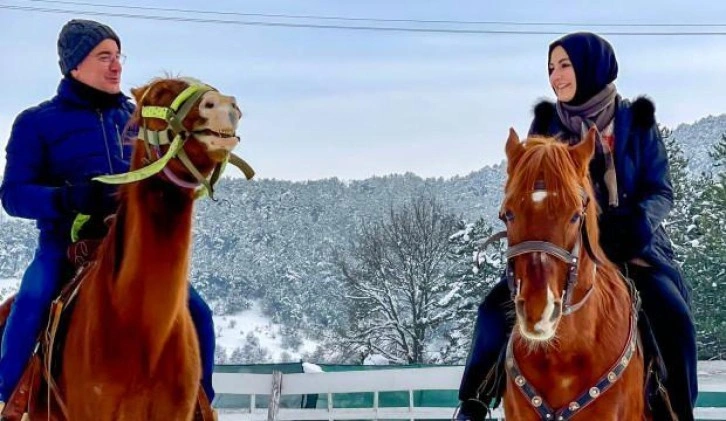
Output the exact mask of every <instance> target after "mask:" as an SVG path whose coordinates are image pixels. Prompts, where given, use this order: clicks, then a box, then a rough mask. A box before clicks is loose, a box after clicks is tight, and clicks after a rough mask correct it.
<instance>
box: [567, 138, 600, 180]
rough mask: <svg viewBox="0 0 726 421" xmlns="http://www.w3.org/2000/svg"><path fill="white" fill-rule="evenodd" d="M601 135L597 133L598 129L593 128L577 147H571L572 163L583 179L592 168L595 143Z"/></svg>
mask: <svg viewBox="0 0 726 421" xmlns="http://www.w3.org/2000/svg"><path fill="white" fill-rule="evenodd" d="M599 136H600V134H599V133H598V131H597V127H595V126H593V127H591V128H590V130H588V131H587V133H585V134H584V137H583V139H582V140H581V141H580V143H578V144H577V145H575V146H570V148H569V152H570V157H571V158H572V161H573V162H574V163H575V166H576V167H577V170H578V173H579V175H580V176H581V177H584V176H585V174H587V170H588V168H589V166H590V160H591V159H592V156H593V155H594V154H595V142H596V141H597V138H598V137H599Z"/></svg>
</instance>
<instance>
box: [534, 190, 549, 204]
mask: <svg viewBox="0 0 726 421" xmlns="http://www.w3.org/2000/svg"><path fill="white" fill-rule="evenodd" d="M546 197H547V192H546V191H536V192H534V193H532V201H533V202H535V203H540V202H542V201H543V200H545V198H546Z"/></svg>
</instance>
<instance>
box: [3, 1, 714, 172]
mask: <svg viewBox="0 0 726 421" xmlns="http://www.w3.org/2000/svg"><path fill="white" fill-rule="evenodd" d="M89 2H91V3H102V4H116V5H122V4H123V5H127V6H128V5H132V6H133V5H142V3H141V2H138V1H133V0H129V1H128V2H126V1H125V2H123V3H122V2H120V1H116V0H98V1H95V0H89ZM584 3H585V2H573V1H548V2H544V1H534V0H532V1H530V0H526V1H525V0H519V1H516V2H502V1H496V2H495V1H491V2H482V1H458V2H453V1H428V2H426V1H406V0H402V1H377V0H376V1H359V2H352V1H332V0H331V1H301V0H297V1H272V0H270V1H215V2H199V1H187V0H176V1H173V2H172V1H153V0H149V1H146V2H144V3H143V6H146V7H163V8H187V9H206V10H215V11H234V12H243V13H245V12H246V13H250V12H251V13H269V14H305V15H311V14H312V15H328V16H330V15H335V16H349V17H374V18H387V19H395V18H403V19H425V20H433V19H447V20H486V21H492V20H498V21H502V20H506V21H519V22H525V21H528V22H532V21H536V22H573V23H578V24H583V26H575V27H562V26H556V27H535V28H512V27H502V26H498V27H487V28H488V29H522V30H548V31H553V32H558V33H561V34H564V33H567V32H569V31H574V30H592V31H595V32H598V31H618V30H620V31H623V30H625V31H627V30H631V31H632V30H633V29H632V28H598V27H592V26H587V25H584V24H592V23H621V24H623V23H701V24H702V23H711V24H717V23H724V22H726V18H724V17H726V2H724V1H722V0H712V1H700V2H697V3H696V2H685V1H663V0H661V1H633V0H631V1H621V0H614V1H609V2H607V3H608V5H607V7H599V6H582V5H581V4H584ZM588 3H590V2H588ZM598 3H604V2H598ZM7 5H11V6H24V7H28V6H29V7H42V8H55V9H66V10H71V9H75V10H83V11H95V12H108V13H133V14H143V13H147V14H157V15H158V14H161V12H143V11H139V10H126V9H109V8H99V7H92V6H78V5H76V6H74V5H68V4H57V3H56V4H54V3H43V2H37V1H28V0H0V27H1V28H3V30H2V35H3V36H2V37H0V55H1V56H2V58H3V59H2V63H3V64H2V66H0V76H1V78H2V79H1V80H2V81H3V88H2V95H0V143H1V144H2V147H3V150H4V145H5V144H6V142H7V138H8V136H9V127H10V125H11V124H12V121H13V119H14V117H15V115H16V114H17V113H18V112H20V111H21V110H22V109H24V108H26V107H28V106H30V105H33V104H36V103H38V102H40V101H42V100H44V99H46V98H48V97H50V96H51V95H52V94H53V93H54V92H55V89H56V86H57V83H58V81H59V80H60V77H61V75H60V71H59V69H58V65H57V55H56V39H57V35H58V32H59V30H60V28H61V26H62V25H63V24H64V23H65V22H66V21H67V20H69V19H71V18H73V17H84V16H82V15H80V14H77V13H76V14H73V13H66V14H56V13H40V12H27V11H18V10H8V9H3V8H1V7H2V6H7ZM184 16H187V17H198V18H216V19H225V20H229V19H237V20H244V19H248V20H252V19H254V20H260V19H259V18H257V19H256V18H244V17H239V16H236V17H234V16H210V15H201V14H185V15H184ZM85 17H86V18H89V17H88V16H85ZM90 18H93V19H97V20H100V21H102V22H105V23H107V24H109V25H111V26H112V27H113V28H114V29H115V30H116V32H117V33H118V34H119V36H120V37H121V41H122V50H123V52H124V53H125V54H126V55H127V56H128V59H127V62H126V65H125V67H124V73H123V83H122V87H123V89H124V91H126V92H128V90H129V88H131V87H134V86H138V85H141V84H143V83H145V82H146V81H147V80H149V79H151V78H153V77H156V76H160V75H162V74H163V73H164V72H171V73H173V74H181V75H185V76H193V77H196V78H199V79H202V80H204V81H206V82H207V83H210V84H212V85H214V86H216V87H217V88H218V89H220V90H221V91H223V92H224V93H228V94H232V95H235V96H236V97H237V99H238V101H239V102H240V103H241V106H242V109H243V111H244V113H245V117H244V118H243V121H242V125H241V127H240V131H239V133H240V135H241V136H242V140H243V143H242V144H241V145H240V146H239V147H238V149H237V152H238V153H239V154H240V155H242V156H244V157H245V158H246V159H247V160H248V161H249V162H250V163H251V164H252V165H253V166H254V167H255V169H256V170H257V172H258V175H259V177H262V178H276V179H287V180H306V179H320V178H327V177H338V178H341V179H345V180H349V179H362V178H366V177H370V176H372V175H385V174H391V173H404V172H414V173H416V174H419V175H421V176H424V177H446V178H448V177H452V176H454V175H466V174H468V173H470V172H472V171H475V170H478V169H480V168H481V167H482V166H484V165H487V164H493V163H497V162H500V161H501V160H502V159H504V153H503V149H504V141H505V139H506V135H507V129H508V128H509V127H510V126H513V127H515V128H516V129H517V130H518V131H519V132H520V133H523V132H526V130H527V128H528V126H529V122H530V119H531V108H532V106H533V104H534V103H535V102H536V101H537V100H538V99H540V98H552V92H551V89H550V88H549V85H548V81H547V72H546V60H547V57H546V54H547V45H548V44H549V42H550V41H552V40H553V39H555V38H557V35H553V34H547V35H491V34H476V35H473V34H469V35H462V34H441V33H402V32H380V31H378V32H373V31H348V30H332V29H295V28H272V27H261V26H239V25H225V24H210V23H203V24H201V23H190V22H170V21H154V20H140V19H130V18H122V17H110V16H97V17H90ZM718 19H721V20H720V21H719V20H718ZM276 21H283V19H276ZM286 21H287V22H292V21H291V20H286ZM314 23H320V22H314ZM336 23H341V22H336ZM343 24H345V23H343ZM363 24H368V23H363ZM390 25H396V26H401V25H403V24H389V26H390ZM427 26H429V27H431V26H434V25H433V24H429V25H427ZM448 26H451V25H448ZM472 27H473V26H472ZM648 30H651V31H674V30H680V31H695V30H699V28H648ZM700 30H710V31H716V32H726V26H721V27H709V28H700ZM606 38H608V39H609V40H610V41H611V43H612V44H613V45H614V47H615V50H616V54H617V56H618V60H619V63H620V76H619V78H618V80H617V81H616V85H617V87H618V89H619V91H620V92H621V93H622V94H623V95H624V96H627V97H634V96H637V95H640V94H647V95H649V96H650V97H651V98H653V99H654V100H655V102H656V107H657V117H658V119H659V121H660V122H661V123H663V124H665V125H667V126H670V127H675V126H676V125H678V124H679V123H692V122H694V121H695V120H697V119H699V118H702V117H705V116H707V115H716V114H721V113H724V112H726V101H725V100H724V97H725V95H724V94H726V83H724V80H723V79H724V78H725V77H726V36H723V35H722V36H690V37H686V36H681V37H678V36H654V37H643V36H639V37H632V36H622V35H611V36H606ZM2 155H3V157H2V158H0V165H3V164H4V152H3V154H2Z"/></svg>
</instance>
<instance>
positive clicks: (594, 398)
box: [500, 129, 647, 421]
mask: <svg viewBox="0 0 726 421" xmlns="http://www.w3.org/2000/svg"><path fill="white" fill-rule="evenodd" d="M596 136H597V132H596V131H595V130H594V129H592V130H590V131H589V132H588V133H587V134H586V135H585V137H584V139H583V140H582V141H581V142H580V143H578V144H577V145H575V146H568V145H566V144H563V143H561V142H558V141H557V140H555V139H553V138H538V137H534V138H528V139H526V141H524V142H520V140H519V138H518V136H517V134H516V133H515V132H514V130H510V134H509V139H508V140H507V145H506V154H507V160H508V168H507V173H508V178H507V183H506V187H505V197H504V201H503V204H502V208H501V215H500V216H501V218H502V219H503V220H504V221H505V223H506V225H507V230H506V235H507V239H508V242H509V248H508V249H507V251H506V252H505V255H506V257H507V269H506V271H507V273H506V275H507V279H508V282H509V286H510V290H511V293H512V299H513V301H514V304H515V313H516V323H515V326H514V329H513V331H512V335H511V336H510V340H509V343H508V346H507V354H506V358H505V366H506V371H507V383H506V390H505V393H504V412H505V417H506V419H513V420H518V421H527V420H569V419H575V420H613V421H616V420H617V421H620V420H641V419H645V418H646V417H647V415H645V392H644V364H643V355H642V352H641V350H640V348H639V347H638V342H637V338H638V331H637V308H638V298H637V292H635V291H634V290H632V289H630V288H629V287H628V285H629V284H628V283H627V282H626V281H625V280H624V279H623V278H622V277H621V276H620V274H619V272H618V270H617V268H616V267H615V266H614V265H613V264H612V263H611V262H609V261H608V260H607V258H606V257H605V255H604V253H603V251H602V250H601V249H600V247H599V245H598V238H599V235H598V225H597V205H596V202H595V200H594V196H593V191H592V188H591V184H590V183H591V182H590V177H589V172H588V168H589V163H590V160H591V158H592V156H593V154H594V151H595V142H596V141H597V140H596Z"/></svg>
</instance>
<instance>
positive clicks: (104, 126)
mask: <svg viewBox="0 0 726 421" xmlns="http://www.w3.org/2000/svg"><path fill="white" fill-rule="evenodd" d="M97 111H98V118H99V120H101V132H102V133H103V144H104V146H106V158H108V170H109V171H110V172H109V174H113V165H112V164H111V151H110V150H109V147H108V135H107V134H106V125H105V124H103V113H102V112H101V110H97Z"/></svg>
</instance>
